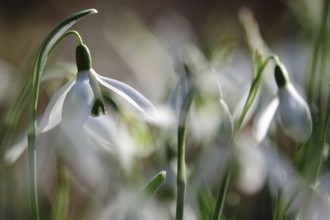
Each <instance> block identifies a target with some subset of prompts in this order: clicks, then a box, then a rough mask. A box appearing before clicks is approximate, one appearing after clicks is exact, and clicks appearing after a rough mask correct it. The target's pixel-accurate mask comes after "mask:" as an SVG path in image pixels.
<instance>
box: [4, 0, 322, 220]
mask: <svg viewBox="0 0 330 220" xmlns="http://www.w3.org/2000/svg"><path fill="white" fill-rule="evenodd" d="M322 4H323V1H322V0H315V1H310V0H268V1H265V0H230V1H228V0H167V1H160V0H122V1H119V0H115V1H110V0H95V1H87V0H70V1H67V0H56V1H55V0H25V1H23V0H2V1H1V2H0V124H1V128H5V126H6V113H7V111H8V109H9V107H10V104H12V103H13V101H14V100H15V99H16V98H17V95H18V92H19V91H20V88H21V87H22V86H23V85H24V82H26V81H27V80H28V79H30V78H31V70H32V68H33V64H34V60H35V56H36V54H37V50H38V48H39V46H40V44H41V42H42V41H43V39H44V38H45V36H47V34H48V33H49V32H50V31H51V30H52V28H53V27H54V26H55V25H56V24H57V23H58V22H59V21H61V20H62V19H63V18H65V17H67V16H68V15H70V14H72V13H74V12H77V11H80V10H83V9H87V8H95V9H97V10H98V13H97V14H95V15H92V16H90V17H88V18H85V19H83V20H82V21H80V22H78V23H77V24H76V25H74V26H73V28H72V29H75V30H77V31H78V32H79V33H80V35H81V36H82V38H83V41H84V43H85V44H86V45H88V47H89V49H90V51H91V54H92V59H93V68H94V69H95V70H96V71H97V72H98V73H100V74H102V75H104V76H108V77H111V78H114V79H117V80H121V81H123V82H125V83H127V84H129V85H131V86H132V87H134V88H136V89H137V90H139V91H140V92H141V93H142V94H143V95H145V96H146V97H147V98H148V99H150V100H151V101H152V103H154V104H155V105H156V106H157V107H158V106H162V105H164V100H165V99H166V98H168V96H169V94H167V92H168V93H170V92H171V89H172V90H173V87H174V86H173V85H174V84H175V83H177V82H178V78H179V77H178V72H180V71H182V64H180V57H179V55H180V49H181V46H182V45H184V44H187V43H189V44H191V45H195V46H196V48H199V50H200V51H201V53H202V54H203V55H204V56H205V58H206V59H207V60H208V61H209V62H210V64H211V65H213V67H214V69H215V70H216V71H217V73H218V74H219V75H222V76H223V77H219V78H220V79H223V81H222V83H223V84H222V88H223V95H224V100H225V101H226V102H227V103H228V105H229V108H230V110H231V111H233V110H234V108H235V105H236V104H237V102H238V101H237V100H238V99H239V98H240V96H241V94H242V91H243V90H245V89H248V88H249V86H250V82H251V80H252V76H253V62H252V58H251V53H250V50H249V47H248V45H247V42H246V40H247V39H246V33H245V32H244V29H243V28H242V24H241V21H240V14H242V13H241V12H242V9H249V10H250V11H251V12H252V15H253V17H254V19H255V21H256V22H257V24H258V26H259V30H260V33H261V36H262V38H263V40H264V42H265V43H266V44H267V46H268V48H269V49H270V50H271V51H273V52H275V53H276V54H277V55H279V57H280V58H281V60H282V62H283V63H284V64H286V67H287V69H288V70H289V74H290V77H291V78H292V79H293V81H294V82H295V85H298V87H299V88H298V90H299V92H301V93H302V95H305V97H306V96H307V95H306V93H307V91H306V90H305V89H306V85H308V83H309V82H308V79H309V78H308V77H309V76H308V74H309V70H310V63H311V58H312V56H313V47H314V43H315V36H316V33H318V30H319V29H318V28H319V23H320V20H321V16H320V15H321V13H322ZM328 26H329V25H328ZM328 29H329V28H327V32H329V30H328ZM256 39H258V37H257V38H256ZM255 43H256V45H258V43H260V42H257V41H256V42H255ZM76 45H77V42H76V39H74V38H73V37H68V38H66V39H65V40H64V41H62V42H61V43H60V44H59V45H58V47H57V48H56V49H55V50H54V51H53V53H52V54H51V56H50V57H49V60H48V63H47V66H46V70H48V69H52V68H54V67H56V65H61V68H63V69H65V70H70V71H73V72H74V71H75V65H74V61H75V47H76ZM328 45H329V43H328V42H327V43H324V44H323V46H324V47H327V48H329V47H328ZM227 55H228V57H229V58H228V60H229V61H228V60H227V59H226V57H227ZM326 56H328V57H329V49H326V50H325V55H324V57H326ZM328 70H329V64H325V65H324V68H323V69H322V70H321V71H323V72H324V73H325V75H324V76H325V77H324V79H326V80H323V81H321V83H323V84H322V85H320V88H324V90H322V91H324V92H323V93H322V92H321V96H320V100H319V103H317V104H318V106H319V107H320V109H322V108H321V107H324V105H325V100H326V98H327V84H328V81H329V80H328V79H329V76H328V75H329V74H328V72H329V71H328ZM270 71H271V72H272V69H271V70H270ZM232 73H233V74H232ZM234 73H235V74H234ZM231 74H232V75H231ZM226 75H227V76H228V75H229V76H233V77H228V78H226ZM272 77H273V76H272V74H268V75H267V74H266V77H265V78H267V79H268V78H270V79H271V81H272V80H273V78H272ZM226 79H227V80H228V81H226ZM267 79H266V80H265V81H266V85H267ZM63 81H64V80H62V81H56V82H55V81H54V82H51V83H46V85H43V86H42V89H41V96H40V108H39V109H38V110H39V111H40V113H41V112H42V111H43V110H44V109H45V106H46V104H47V103H48V101H49V98H50V96H51V95H52V94H53V93H54V92H55V91H56V90H57V89H58V88H59V86H60V85H61V84H63ZM232 81H235V82H234V83H233V82H232ZM268 81H269V80H268ZM171 83H172V84H173V85H172V87H171ZM270 87H271V86H270ZM274 89H275V85H273V89H272V88H271V89H270V90H271V91H273V92H274V91H275V90H274ZM24 110H25V111H23V116H22V119H21V121H20V122H19V126H18V129H17V130H16V133H15V135H14V137H17V136H19V135H18V134H19V133H20V132H22V131H24V129H25V128H26V121H27V117H28V115H27V114H28V111H27V110H28V106H26V109H24ZM321 111H322V112H323V110H321ZM251 121H252V119H251ZM192 123H193V122H192ZM247 124H248V123H247ZM191 126H192V127H193V126H194V125H191ZM198 126H199V125H198V122H197V124H195V127H197V128H196V131H195V132H196V133H193V132H194V131H192V134H193V135H191V136H190V137H194V135H195V136H196V134H198V132H201V130H203V128H202V129H199V130H198ZM248 126H249V124H248ZM141 127H142V128H143V129H145V128H144V127H143V126H141ZM139 129H140V128H139ZM143 129H142V130H143ZM193 129H194V128H193ZM145 130H147V129H145ZM206 130H207V129H206ZM0 132H2V130H0ZM143 132H144V131H143ZM143 132H142V133H143ZM148 132H150V131H149V130H148ZM148 132H146V133H147V134H150V133H153V132H150V133H148ZM171 132H173V131H171ZM154 133H156V134H157V135H159V136H157V137H159V140H163V139H162V138H164V137H163V136H161V135H160V134H163V133H161V132H160V133H157V132H154ZM154 133H153V134H154ZM279 133H280V132H279ZM171 135H172V136H171V138H169V140H166V141H169V142H170V144H172V145H173V143H175V137H176V136H175V135H176V134H175V132H174V133H171ZM276 135H277V136H276ZM276 135H274V136H275V137H274V136H272V137H271V139H272V141H274V139H275V140H276V141H274V142H276V143H280V144H279V145H281V147H282V146H284V147H283V148H282V149H280V152H281V153H282V154H283V155H285V156H284V158H285V159H284V160H285V161H286V162H283V163H287V162H288V161H289V162H288V163H289V164H290V163H291V161H292V160H293V157H294V156H293V155H294V153H295V150H296V149H295V148H292V147H291V145H293V144H292V140H287V138H286V137H284V138H282V136H283V134H281V133H280V134H279V135H278V133H277V134H276ZM281 135H282V136H281ZM1 136H2V135H1ZM142 136H143V135H142ZM164 136H166V135H164ZM197 136H198V135H197ZM157 137H156V138H157ZM153 138H155V137H153ZM141 139H143V137H142V138H141ZM146 139H147V140H142V142H143V141H145V142H146V143H148V144H150V143H153V144H154V145H158V147H159V146H161V145H166V144H168V145H170V144H169V143H167V142H166V143H165V142H163V143H158V142H157V141H154V140H149V139H148V138H146ZM165 139H166V138H164V140H165ZM196 139H198V137H197V138H196ZM153 141H154V142H156V143H154V142H153ZM188 143H189V144H191V145H193V146H192V147H191V149H190V150H188V151H187V164H188V167H190V168H192V169H191V170H192V171H191V173H194V171H196V170H197V171H198V166H197V165H196V167H195V161H204V160H206V161H207V159H205V158H202V156H205V155H209V154H211V155H212V151H210V152H208V153H209V154H208V153H207V152H206V153H205V152H204V153H205V155H204V154H202V153H201V152H202V151H203V149H201V148H203V145H204V144H205V142H203V141H201V142H198V141H197V142H194V138H192V140H190V141H188ZM206 145H207V144H206ZM173 146H175V144H174V145H173ZM173 146H172V147H173ZM155 149H156V152H155ZM159 149H160V148H153V149H152V150H150V148H148V149H142V150H141V151H142V152H138V153H137V154H138V156H137V157H138V161H139V163H140V164H139V166H138V169H137V170H138V171H140V172H141V176H140V177H138V176H139V174H136V173H134V172H133V171H130V172H128V173H127V174H125V175H127V176H130V177H129V178H127V177H126V179H125V180H126V181H127V182H129V181H132V183H131V182H129V184H128V185H130V184H131V187H132V186H133V187H132V188H134V187H135V185H134V184H135V182H134V180H136V183H138V185H139V186H140V185H143V184H142V182H143V181H144V182H145V179H147V177H150V176H151V173H155V170H154V168H157V169H158V168H159V167H162V168H163V166H164V164H162V162H159V160H158V159H159V158H160V157H161V156H159V155H160V154H162V153H164V152H162V151H160V150H159ZM5 150H6V149H1V150H0V152H1V153H0V156H3V154H4V152H5ZM208 150H209V149H208ZM137 151H138V150H137ZM166 153H168V154H171V156H172V157H175V156H173V155H175V152H174V153H173V152H166ZM250 153H251V152H250ZM256 154H258V153H256ZM211 155H209V156H210V157H211ZM216 155H218V154H215V155H214V156H216ZM212 158H213V157H212ZM311 158H312V159H311V161H313V160H314V159H315V158H314V157H312V156H311ZM210 160H211V159H210ZM214 160H215V161H217V162H216V165H219V164H220V165H219V169H218V170H215V171H214V173H217V175H219V176H217V175H214V176H212V175H210V176H211V177H213V178H214V179H213V180H214V182H217V181H219V180H220V179H221V176H222V174H223V170H224V169H223V168H224V164H223V163H222V162H221V161H220V162H219V160H221V158H218V159H214ZM274 160H275V159H274ZM141 161H142V162H141ZM204 162H205V161H204ZM207 162H208V161H207ZM207 162H206V164H207V165H210V166H211V165H212V164H211V163H210V164H208V163H207ZM277 162H279V161H277ZM307 162H310V161H307V160H306V164H307ZM201 163H202V162H201ZM313 163H314V162H313ZM132 164H134V162H132ZM141 164H143V165H141ZM196 164H197V162H196ZM326 164H327V165H326V166H325V170H328V168H329V166H328V165H329V162H327V163H326ZM167 165H168V164H167ZM5 166H6V165H5V164H4V163H3V161H1V163H0V178H1V177H3V178H2V179H0V187H1V188H0V219H20V218H21V217H22V216H25V215H26V214H27V213H29V211H28V210H29V209H28V205H27V202H26V201H25V200H26V199H27V195H26V194H24V195H22V198H23V199H22V200H23V201H20V195H17V193H15V187H16V185H12V186H10V184H11V182H10V181H9V182H6V181H5V180H4V178H9V177H8V175H11V174H10V171H9V172H4V171H5V170H6V169H7V168H5ZM213 168H214V167H213ZM159 169H160V168H159ZM214 169H216V168H214ZM256 169H257V168H256ZM132 170H134V169H132ZM210 170H212V168H211V169H210ZM2 171H3V172H2ZM6 171H7V170H6ZM212 172H213V171H210V173H212ZM252 173H253V171H252ZM133 174H135V175H133ZM168 174H169V176H168V179H169V181H170V182H171V181H172V182H175V176H173V175H174V174H173V173H172V174H171V173H170V172H169V173H168ZM15 175H16V174H15ZM171 175H172V176H171ZM192 176H193V175H192ZM23 177H24V175H22V176H20V177H19V178H23ZM10 178H13V177H12V176H11V177H10ZM19 178H18V180H20V179H19ZM192 179H193V178H192ZM261 181H263V180H261ZM253 183H254V182H253V181H252V183H250V184H251V188H253V186H252V185H253ZM15 184H17V186H21V185H23V184H24V181H23V180H22V182H21V183H17V181H16V183H15ZM119 184H120V183H119ZM258 184H259V183H258ZM78 185H79V184H78ZM213 186H214V185H213ZM216 186H217V185H216ZM116 187H118V186H116ZM23 188H24V187H23ZM169 188H170V189H171V187H169ZM247 188H249V186H248V187H247ZM231 189H232V191H233V192H237V191H238V192H239V193H232V194H230V198H229V200H230V201H231V204H229V205H228V207H229V208H228V210H227V213H226V214H228V216H232V219H270V217H271V215H272V213H271V212H272V211H271V210H270V207H271V205H270V203H271V200H272V198H271V195H270V192H269V190H268V189H267V187H266V186H264V185H262V186H261V187H260V188H258V190H257V191H253V190H252V191H253V192H252V193H250V194H249V193H242V194H240V193H241V192H240V190H237V188H236V186H232V188H231ZM11 190H13V191H11ZM71 190H72V192H71V193H72V195H74V196H77V195H78V196H77V197H76V198H73V199H72V198H71V199H72V200H74V202H73V204H74V205H75V206H74V207H71V209H72V210H71V214H70V215H71V216H75V218H74V217H72V219H88V217H86V216H85V217H84V218H82V216H80V215H79V210H80V209H83V208H85V207H87V206H88V205H87V204H88V200H89V199H90V197H92V196H91V195H90V194H89V193H88V192H85V191H84V190H82V191H83V193H81V189H80V188H79V187H77V189H76V188H73V189H71ZM171 190H172V191H171ZM171 190H169V191H166V190H164V191H161V192H160V197H161V198H163V197H165V198H166V199H168V198H167V197H166V196H164V195H163V194H167V195H170V196H168V197H170V199H172V200H173V188H172V189H171ZM247 190H249V189H247ZM46 191H47V190H46ZM50 191H52V192H53V193H54V191H56V189H55V190H50ZM205 191H207V190H205ZM210 191H211V193H212V194H213V195H216V194H217V193H216V191H217V187H213V188H212V187H210ZM19 192H21V191H19ZM47 193H49V192H48V191H47V192H46V193H44V194H43V193H42V198H41V201H42V202H43V203H42V210H43V215H44V216H47V214H48V213H50V212H51V211H50V210H51V204H52V201H51V198H53V197H52V196H51V195H50V196H49V195H48V194H47ZM207 193H209V191H207ZM207 193H205V195H207V196H208V195H209V194H207ZM49 194H51V193H49ZM162 196H163V197H162ZM171 196H172V197H171ZM207 196H206V197H207ZM166 199H164V200H166ZM212 199H213V200H214V198H213V197H212ZM212 199H211V200H212ZM160 200H162V199H160ZM213 200H212V201H213ZM230 201H229V202H228V203H230ZM299 202H301V200H299ZM124 203H125V200H124ZM118 204H119V203H118ZM155 204H157V203H156V202H155ZM1 206H2V208H1ZM155 206H156V205H155ZM192 207H193V206H192ZM157 208H159V207H157ZM157 208H156V210H157ZM190 208H191V207H190ZM164 209H165V208H164ZM169 209H170V208H169ZM293 209H294V208H293ZM77 210H78V211H77ZM166 211H168V210H166ZM170 211H171V210H170ZM170 211H169V212H170ZM18 212H20V213H19V214H18ZM162 212H165V211H164V210H161V211H160V213H162ZM172 212H173V207H172ZM189 213H190V211H189V210H188V211H187V217H186V218H187V219H189ZM191 213H193V211H192V212H191ZM164 216H166V215H164ZM89 219H92V217H91V218H89ZM191 219H195V218H193V217H192V218H191ZM199 219H203V217H201V216H199ZM228 219H230V217H229V218H228Z"/></svg>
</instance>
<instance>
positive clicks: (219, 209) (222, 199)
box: [213, 163, 233, 220]
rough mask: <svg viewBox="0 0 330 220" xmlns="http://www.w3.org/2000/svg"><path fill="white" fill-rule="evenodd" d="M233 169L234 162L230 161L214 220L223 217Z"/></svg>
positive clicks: (221, 187)
mask: <svg viewBox="0 0 330 220" xmlns="http://www.w3.org/2000/svg"><path fill="white" fill-rule="evenodd" d="M232 169H233V163H229V165H228V168H227V169H226V170H225V174H224V176H223V180H222V182H221V186H220V191H219V195H218V199H217V203H216V206H215V211H214V215H213V220H220V219H221V216H222V212H223V208H224V206H225V200H226V196H227V191H228V185H229V180H230V177H231V174H232Z"/></svg>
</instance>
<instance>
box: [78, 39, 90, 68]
mask: <svg viewBox="0 0 330 220" xmlns="http://www.w3.org/2000/svg"><path fill="white" fill-rule="evenodd" d="M76 63H77V68H78V71H84V70H89V69H90V68H91V67H92V59H91V54H90V52H89V49H88V47H87V46H86V45H85V44H80V45H78V46H77V48H76Z"/></svg>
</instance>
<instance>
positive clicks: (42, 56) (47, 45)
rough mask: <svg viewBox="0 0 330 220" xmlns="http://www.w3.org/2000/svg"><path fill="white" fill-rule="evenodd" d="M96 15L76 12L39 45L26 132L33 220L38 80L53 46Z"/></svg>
mask: <svg viewBox="0 0 330 220" xmlns="http://www.w3.org/2000/svg"><path fill="white" fill-rule="evenodd" d="M94 13H97V11H96V10H95V9H88V10H84V11H80V12H77V13H75V14H73V15H71V16H69V17H67V18H65V19H64V20H63V21H62V22H60V23H59V24H58V25H57V26H56V27H55V28H54V29H53V30H52V31H51V32H50V33H49V34H48V36H47V37H46V38H45V40H44V41H43V43H42V44H41V46H40V48H39V51H38V54H37V56H36V60H35V63H34V68H33V75H32V85H31V87H32V88H31V93H32V95H31V96H32V98H31V110H30V126H29V132H28V155H29V171H30V175H29V184H30V189H31V191H30V202H31V208H32V214H33V219H34V220H39V208H38V191H37V166H36V164H37V162H36V161H37V160H36V154H37V151H36V133H37V132H36V131H37V123H36V122H37V107H38V97H39V89H40V78H41V75H42V73H43V70H44V68H45V65H46V62H47V59H48V55H49V54H50V53H51V51H52V49H53V48H54V47H55V45H56V44H57V43H58V42H59V41H60V40H61V39H62V36H63V35H65V32H66V31H67V30H68V29H69V28H70V27H71V26H72V25H73V24H74V23H76V22H77V21H78V20H80V19H81V18H83V17H85V16H87V15H90V14H94Z"/></svg>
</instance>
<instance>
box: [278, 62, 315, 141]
mask: <svg viewBox="0 0 330 220" xmlns="http://www.w3.org/2000/svg"><path fill="white" fill-rule="evenodd" d="M275 80H276V84H277V86H278V97H279V108H278V121H279V124H280V125H281V127H282V129H283V131H284V132H285V134H286V135H288V136H289V137H290V138H292V139H293V140H294V141H296V142H298V143H303V142H305V141H307V140H308V138H309V137H310V136H311V134H312V117H311V112H310V109H309V107H308V105H307V103H306V102H305V100H304V99H303V98H302V97H301V96H300V95H299V94H298V92H297V91H296V89H295V88H294V87H293V85H292V84H291V83H290V81H289V78H288V74H287V71H286V69H285V67H284V66H283V65H281V64H278V65H276V67H275Z"/></svg>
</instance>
